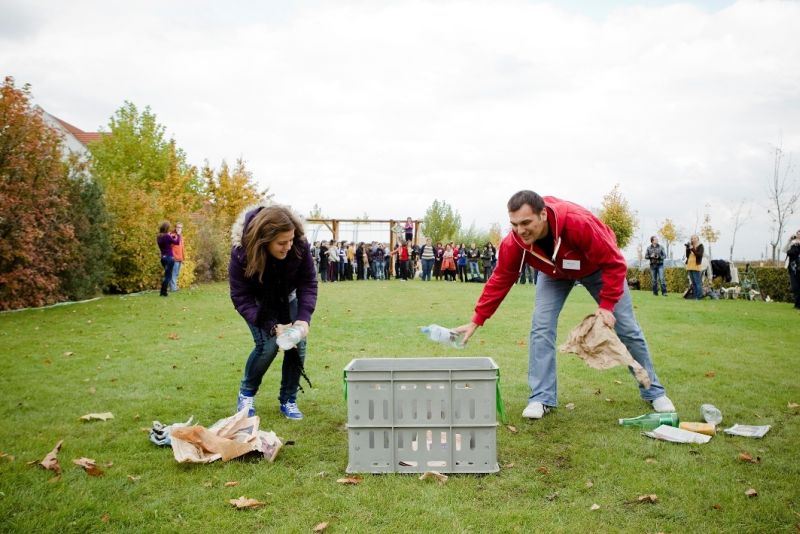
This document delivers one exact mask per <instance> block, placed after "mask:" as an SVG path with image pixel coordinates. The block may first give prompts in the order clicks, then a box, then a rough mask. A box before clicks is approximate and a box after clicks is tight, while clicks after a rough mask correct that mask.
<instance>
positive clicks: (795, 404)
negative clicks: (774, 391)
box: [786, 402, 800, 408]
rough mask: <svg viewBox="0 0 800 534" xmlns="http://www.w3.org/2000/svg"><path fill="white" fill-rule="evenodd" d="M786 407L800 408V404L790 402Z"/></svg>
mask: <svg viewBox="0 0 800 534" xmlns="http://www.w3.org/2000/svg"><path fill="white" fill-rule="evenodd" d="M786 407H787V408H800V404H797V403H796V402H790V403H789V404H787V405H786Z"/></svg>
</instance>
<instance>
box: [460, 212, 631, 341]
mask: <svg viewBox="0 0 800 534" xmlns="http://www.w3.org/2000/svg"><path fill="white" fill-rule="evenodd" d="M544 202H545V209H547V221H548V223H549V224H550V231H551V232H552V234H553V251H554V253H553V257H552V258H548V257H547V256H546V255H545V253H544V252H543V251H542V249H540V248H539V247H538V246H536V244H535V243H534V244H532V245H526V244H525V243H524V242H523V241H522V239H521V238H520V237H519V236H518V235H517V234H516V232H513V231H512V232H511V233H509V234H508V235H507V236H506V237H505V238H504V239H503V241H502V242H501V243H500V250H499V253H498V258H497V267H496V268H495V270H494V273H492V276H491V278H489V280H488V281H487V282H486V286H485V287H484V288H483V293H481V297H480V298H479V299H478V304H477V305H476V306H475V315H474V316H473V317H472V322H473V323H475V324H477V325H483V323H484V322H486V319H488V318H489V317H491V316H492V315H493V314H494V312H495V311H496V310H497V307H498V306H500V303H501V302H502V301H503V299H504V298H505V296H506V295H507V294H508V292H509V290H510V289H511V287H512V286H513V285H514V283H515V282H516V281H517V280H518V279H519V273H520V270H521V269H522V263H523V262H525V263H527V264H528V265H530V266H531V267H533V268H534V269H538V270H539V271H541V272H543V273H545V274H546V275H547V276H549V277H551V278H555V279H557V280H579V279H581V278H584V277H586V276H589V275H590V274H592V273H594V272H595V271H597V270H598V269H599V270H601V271H602V272H603V274H602V277H603V287H602V289H601V290H600V307H601V308H605V309H607V310H609V311H613V310H614V306H615V305H616V304H617V302H618V301H619V299H620V298H621V297H622V293H623V291H624V289H625V276H626V274H627V272H628V268H627V265H626V264H625V258H624V257H623V256H622V252H620V250H619V248H618V247H617V239H616V236H614V232H613V231H612V230H611V228H609V227H608V226H606V225H605V224H604V223H603V222H602V221H601V220H600V219H598V218H597V217H595V216H594V215H593V214H592V212H590V211H589V210H587V209H586V208H582V207H581V206H578V205H577V204H573V203H572V202H568V201H566V200H561V199H558V198H555V197H544Z"/></svg>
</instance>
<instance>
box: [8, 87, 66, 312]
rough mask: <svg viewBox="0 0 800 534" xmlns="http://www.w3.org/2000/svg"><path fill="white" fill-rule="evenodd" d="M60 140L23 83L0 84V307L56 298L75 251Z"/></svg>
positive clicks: (60, 292)
mask: <svg viewBox="0 0 800 534" xmlns="http://www.w3.org/2000/svg"><path fill="white" fill-rule="evenodd" d="M67 175H68V173H67V172H66V171H65V166H64V163H63V162H62V150H61V140H60V138H59V136H58V134H57V133H56V131H54V130H52V129H51V128H49V127H47V126H46V124H45V123H44V121H43V119H42V117H41V112H40V111H39V110H36V109H34V108H33V107H32V105H31V90H30V86H29V85H25V86H23V87H22V88H21V89H19V88H17V87H16V86H15V83H14V79H13V78H12V77H6V78H5V80H4V82H3V85H2V87H0V309H13V308H19V307H24V306H41V305H43V304H48V303H52V302H56V301H57V300H59V299H61V298H62V296H63V295H62V291H61V281H60V278H59V273H60V272H62V271H63V270H64V269H65V268H66V267H67V265H68V264H69V261H70V258H71V257H73V256H74V254H76V253H77V247H76V242H75V236H74V228H73V227H72V225H71V224H70V217H69V209H70V205H69V189H70V188H69V182H68V176H67Z"/></svg>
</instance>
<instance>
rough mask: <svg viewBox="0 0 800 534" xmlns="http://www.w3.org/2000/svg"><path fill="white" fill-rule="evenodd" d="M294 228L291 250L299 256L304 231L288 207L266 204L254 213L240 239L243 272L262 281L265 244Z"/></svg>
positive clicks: (267, 253) (267, 254) (266, 252)
mask: <svg viewBox="0 0 800 534" xmlns="http://www.w3.org/2000/svg"><path fill="white" fill-rule="evenodd" d="M290 230H294V243H292V250H291V251H290V253H291V252H294V254H295V255H296V256H297V257H298V258H299V257H301V256H302V254H303V251H302V249H301V248H300V247H301V243H302V242H304V241H305V233H304V232H303V225H302V223H301V222H300V219H298V218H297V216H296V215H295V214H294V213H292V211H291V210H290V209H289V208H286V207H284V206H267V207H266V208H262V209H261V211H259V212H258V213H256V214H255V216H253V218H252V219H251V220H250V224H248V225H247V230H246V231H245V234H244V239H242V244H243V245H244V250H245V256H246V258H247V267H245V271H244V274H245V276H247V277H248V278H249V277H251V276H253V275H256V274H257V275H258V279H259V281H261V282H263V276H264V271H265V270H266V267H267V258H268V256H269V251H268V250H267V245H269V243H270V242H272V241H274V240H275V239H276V238H277V237H278V234H281V233H283V232H288V231H290Z"/></svg>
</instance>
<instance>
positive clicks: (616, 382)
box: [614, 380, 622, 386]
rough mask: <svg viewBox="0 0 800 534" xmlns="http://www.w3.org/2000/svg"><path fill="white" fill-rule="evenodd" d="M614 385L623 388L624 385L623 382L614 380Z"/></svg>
mask: <svg viewBox="0 0 800 534" xmlns="http://www.w3.org/2000/svg"><path fill="white" fill-rule="evenodd" d="M614 383H615V384H617V385H620V386H621V385H622V380H614Z"/></svg>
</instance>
